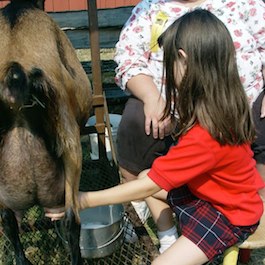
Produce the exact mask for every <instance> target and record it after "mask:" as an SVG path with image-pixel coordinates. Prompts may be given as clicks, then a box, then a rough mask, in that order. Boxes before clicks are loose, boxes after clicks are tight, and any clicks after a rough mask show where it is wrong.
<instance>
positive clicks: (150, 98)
mask: <svg viewBox="0 0 265 265" xmlns="http://www.w3.org/2000/svg"><path fill="white" fill-rule="evenodd" d="M127 88H128V89H129V90H130V91H131V92H132V94H133V95H134V96H135V97H137V98H138V99H140V100H141V101H142V102H143V104H144V114H145V133H146V134H147V135H150V134H151V133H152V134H153V137H154V138H155V139H157V138H160V139H163V138H164V137H165V136H166V135H168V134H170V133H171V132H172V129H173V126H172V123H171V119H170V117H167V118H166V119H164V120H161V118H162V116H163V113H164V110H165V105H166V102H165V100H164V98H163V97H162V95H161V93H160V92H159V90H158V88H157V87H156V85H155V83H154V81H153V78H152V77H151V76H147V75H142V74H140V75H137V76H134V77H132V78H131V79H130V80H129V81H128V83H127Z"/></svg>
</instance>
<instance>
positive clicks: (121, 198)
mask: <svg viewBox="0 0 265 265" xmlns="http://www.w3.org/2000/svg"><path fill="white" fill-rule="evenodd" d="M148 171H149V170H144V171H142V172H141V173H140V174H139V177H138V179H136V180H133V181H130V182H127V183H124V184H120V185H118V186H115V187H112V188H109V189H105V190H100V191H92V192H80V193H79V207H80V210H82V209H85V208H88V207H96V206H102V205H110V204H119V203H124V202H129V201H134V200H140V199H145V198H147V197H149V196H151V195H153V194H155V193H157V192H158V191H160V190H161V188H160V187H159V186H158V185H157V184H156V183H155V182H153V181H152V180H151V179H150V178H149V177H148V176H147V172H148Z"/></svg>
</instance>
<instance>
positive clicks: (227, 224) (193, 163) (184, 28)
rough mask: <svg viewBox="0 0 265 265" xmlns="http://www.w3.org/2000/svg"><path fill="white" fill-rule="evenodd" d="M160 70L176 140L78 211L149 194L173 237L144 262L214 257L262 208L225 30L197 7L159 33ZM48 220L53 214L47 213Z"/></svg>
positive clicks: (249, 227)
mask: <svg viewBox="0 0 265 265" xmlns="http://www.w3.org/2000/svg"><path fill="white" fill-rule="evenodd" d="M160 44H161V45H162V47H163V49H164V66H165V72H166V108H165V111H164V117H168V115H170V114H171V113H172V112H171V110H172V106H173V108H174V110H175V111H176V112H177V113H178V128H179V141H178V144H177V145H176V146H173V147H171V149H170V150H169V152H168V153H167V154H166V155H165V156H161V157H159V158H157V159H156V160H155V161H154V163H153V165H152V168H151V169H150V170H145V171H142V172H141V173H140V174H139V177H138V179H136V180H133V181H130V182H127V183H125V184H121V185H119V186H116V187H113V188H110V189H106V190H102V191H95V192H82V193H80V196H79V202H80V209H84V208H86V207H95V206H99V205H107V204H116V203H122V202H125V201H132V200H139V199H144V198H147V197H149V196H155V197H156V198H159V199H161V200H167V202H168V204H169V205H170V207H171V208H172V210H173V211H174V212H175V214H176V217H177V218H178V222H179V225H180V229H181V236H180V237H179V238H178V239H177V240H176V242H175V243H173V244H172V245H171V247H169V248H168V249H167V250H166V251H164V252H163V254H161V255H160V256H159V257H158V258H157V259H156V260H154V261H153V262H152V265H163V264H164V265H176V264H177V265H197V264H203V263H205V262H207V261H214V260H215V259H216V258H217V257H218V256H219V255H220V254H222V253H223V252H224V250H225V249H227V248H228V247H230V246H232V245H234V244H237V243H239V242H242V241H244V240H245V239H246V238H247V237H248V236H249V235H250V234H252V233H253V232H254V231H255V230H256V228H257V226H258V223H259V220H260V217H261V215H262V213H263V203H262V200H261V198H260V196H259V194H258V190H259V189H261V188H263V187H264V184H263V181H262V179H261V177H260V175H259V174H258V172H257V170H256V167H255V161H254V159H253V158H252V155H253V153H252V151H251V148H250V143H251V142H252V141H253V140H254V137H255V130H254V126H253V123H252V120H251V114H250V108H249V105H248V101H247V98H246V95H245V92H244V90H243V89H242V85H241V81H240V78H239V75H238V71H237V66H236V59H235V49H234V45H233V41H232V39H231V37H230V34H229V32H228V30H227V28H226V27H225V26H224V24H223V23H222V22H221V21H220V20H219V19H218V18H217V17H215V15H213V14H212V13H210V12H209V11H206V10H201V9H197V10H195V11H192V12H190V13H187V14H185V15H184V16H182V17H181V18H179V19H178V20H177V21H176V22H174V23H173V24H172V25H171V26H170V27H169V28H168V29H167V30H166V32H165V33H164V34H163V35H162V36H161V38H160ZM47 216H49V217H53V218H54V219H56V218H58V217H60V216H62V215H60V214H47Z"/></svg>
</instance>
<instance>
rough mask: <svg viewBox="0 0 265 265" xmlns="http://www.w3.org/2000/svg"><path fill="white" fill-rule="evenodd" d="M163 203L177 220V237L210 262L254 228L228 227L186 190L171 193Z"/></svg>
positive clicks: (243, 238) (180, 189)
mask: <svg viewBox="0 0 265 265" xmlns="http://www.w3.org/2000/svg"><path fill="white" fill-rule="evenodd" d="M167 200H168V203H169V205H170V207H171V208H172V210H173V211H174V212H175V213H176V216H177V218H178V219H179V220H178V221H179V228H180V230H181V234H182V235H183V236H185V237H187V238H188V239H189V240H191V241H192V242H193V243H194V244H196V245H197V246H198V247H199V248H200V249H201V250H202V251H203V252H204V253H205V255H206V256H207V257H208V258H209V260H210V261H213V260H215V259H219V258H220V256H222V254H223V252H224V251H225V250H226V249H227V248H229V247H230V246H233V245H235V244H237V243H241V242H243V241H244V240H246V239H247V238H248V237H249V235H250V234H252V233H253V232H254V231H255V230H256V229H257V226H258V224H255V225H252V226H244V227H243V226H240V227H239V226H234V225H232V224H231V223H230V222H229V221H228V219H227V218H226V217H225V216H224V215H223V214H222V213H220V212H219V211H217V210H216V209H215V208H214V207H213V206H212V205H211V204H210V203H208V202H206V201H203V200H200V199H198V198H197V197H195V196H194V195H193V194H192V193H191V192H190V190H189V189H188V187H187V186H183V187H181V188H178V189H173V190H171V191H170V192H169V193H168V198H167Z"/></svg>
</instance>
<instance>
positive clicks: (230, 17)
mask: <svg viewBox="0 0 265 265" xmlns="http://www.w3.org/2000/svg"><path fill="white" fill-rule="evenodd" d="M196 8H201V9H206V10H208V11H210V12H211V13H213V14H214V15H216V16H217V17H218V18H219V19H220V20H221V21H222V22H223V23H224V24H225V25H226V27H227V28H228V30H229V32H230V34H231V36H232V39H233V42H234V46H235V48H236V59H237V65H238V71H239V75H240V79H241V82H242V84H243V87H244V89H245V92H246V95H247V98H248V101H249V104H250V106H251V107H252V108H253V114H254V121H255V125H256V129H257V136H258V138H257V140H256V142H255V143H254V144H253V151H254V154H255V159H256V161H257V168H258V170H259V172H260V173H261V175H262V176H263V178H264V180H265V166H264V164H265V135H264V134H265V133H264V132H265V124H264V123H265V119H263V118H264V117H265V99H263V98H264V97H263V93H264V92H263V89H264V79H265V4H264V2H263V1H262V0H176V1H173V0H142V1H141V2H140V3H139V4H138V5H136V6H135V8H134V9H133V11H132V14H131V16H130V18H129V19H128V21H127V22H126V24H125V26H124V28H123V29H122V31H121V34H120V39H119V41H118V43H117V45H116V54H115V58H114V59H115V61H116V62H117V64H118V66H117V68H116V83H117V84H118V86H119V87H120V88H121V89H123V90H125V91H126V92H127V93H128V94H130V95H131V97H130V98H129V100H128V102H127V104H126V106H125V109H124V112H123V116H122V120H121V123H120V126H119V130H118V135H117V146H118V150H117V151H118V159H119V164H120V168H121V172H122V174H123V177H124V181H130V180H132V179H135V178H136V177H137V175H138V174H139V172H141V171H142V170H144V169H147V168H150V167H151V165H152V163H153V161H154V159H155V158H156V157H158V156H161V155H163V154H165V153H166V152H167V150H168V148H169V146H170V145H171V144H172V142H173V141H172V139H171V137H170V134H171V132H172V131H173V130H174V129H175V128H174V127H175V126H174V124H172V122H170V121H171V120H172V119H171V117H167V118H166V119H164V120H161V117H162V116H163V113H164V108H165V95H164V94H165V92H164V83H165V80H163V50H162V49H160V48H159V46H158V44H157V38H158V37H159V35H161V33H162V32H164V31H165V30H166V29H167V28H168V27H169V26H170V25H171V24H172V23H173V22H174V21H175V20H176V19H178V18H180V17H181V16H182V15H184V14H186V13H187V12H189V11H192V10H194V9H196ZM209 59H211V55H209ZM161 95H162V96H161ZM262 102H264V104H262ZM262 106H263V107H262ZM263 195H265V194H263ZM146 202H147V204H148V206H149V208H150V210H151V212H152V215H153V218H154V221H155V222H156V223H157V228H158V237H159V239H160V244H161V248H160V252H163V251H164V250H165V249H167V248H168V247H169V246H170V245H171V244H172V243H173V242H174V241H175V240H176V238H177V234H176V229H175V226H174V224H173V221H172V218H171V216H172V212H171V210H170V209H169V207H168V205H167V204H166V203H163V202H161V201H159V200H157V199H156V198H154V197H149V198H147V199H146Z"/></svg>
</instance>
